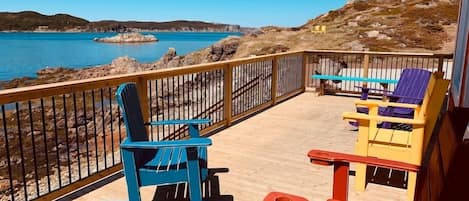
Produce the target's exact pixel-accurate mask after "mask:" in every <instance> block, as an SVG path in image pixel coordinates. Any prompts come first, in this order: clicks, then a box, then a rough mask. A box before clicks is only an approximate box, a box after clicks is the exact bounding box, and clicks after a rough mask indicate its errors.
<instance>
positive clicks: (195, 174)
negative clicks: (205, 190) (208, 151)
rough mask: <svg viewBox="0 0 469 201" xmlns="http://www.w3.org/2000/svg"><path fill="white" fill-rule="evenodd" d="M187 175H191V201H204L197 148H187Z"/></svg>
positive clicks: (189, 182) (189, 183)
mask: <svg viewBox="0 0 469 201" xmlns="http://www.w3.org/2000/svg"><path fill="white" fill-rule="evenodd" d="M187 174H188V175H189V176H188V177H189V181H188V185H189V196H190V200H191V201H202V184H201V179H200V178H201V176H200V166H199V156H198V153H197V148H196V147H188V148H187Z"/></svg>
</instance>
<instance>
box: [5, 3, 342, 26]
mask: <svg viewBox="0 0 469 201" xmlns="http://www.w3.org/2000/svg"><path fill="white" fill-rule="evenodd" d="M345 2H346V0H229V1H228V0H107V1H104V0H0V5H1V6H0V11H3V12H5V11H7V12H17V11H24V10H33V11H37V12H40V13H43V14H47V15H51V14H56V13H67V14H71V15H74V16H77V17H82V18H85V19H87V20H90V21H97V20H104V19H106V20H109V19H112V20H139V21H170V20H178V19H184V20H201V21H207V22H219V23H229V24H239V25H241V26H249V27H260V26H267V25H277V26H298V25H302V24H304V23H305V22H306V21H307V20H308V19H312V18H314V17H316V16H318V15H320V14H322V13H326V12H327V11H329V10H333V9H337V8H340V7H342V6H343V5H344V4H345Z"/></svg>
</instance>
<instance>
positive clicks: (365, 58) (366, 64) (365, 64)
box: [363, 53, 370, 87]
mask: <svg viewBox="0 0 469 201" xmlns="http://www.w3.org/2000/svg"><path fill="white" fill-rule="evenodd" d="M369 65H370V55H369V54H366V53H365V54H364V55H363V77H364V78H368V68H369ZM363 87H368V83H367V82H363Z"/></svg>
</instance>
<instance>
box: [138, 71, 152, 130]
mask: <svg viewBox="0 0 469 201" xmlns="http://www.w3.org/2000/svg"><path fill="white" fill-rule="evenodd" d="M137 90H138V96H139V99H140V105H141V107H142V116H143V120H144V121H148V119H149V114H150V112H149V111H150V107H149V104H148V82H147V80H146V79H143V77H139V78H137Z"/></svg>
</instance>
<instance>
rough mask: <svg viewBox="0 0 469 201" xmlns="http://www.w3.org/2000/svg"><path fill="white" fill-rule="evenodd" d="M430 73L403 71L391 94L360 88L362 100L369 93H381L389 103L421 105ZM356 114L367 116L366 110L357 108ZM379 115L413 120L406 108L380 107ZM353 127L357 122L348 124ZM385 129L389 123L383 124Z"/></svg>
mask: <svg viewBox="0 0 469 201" xmlns="http://www.w3.org/2000/svg"><path fill="white" fill-rule="evenodd" d="M430 76H431V72H430V71H428V70H424V69H417V68H407V69H404V70H403V71H402V73H401V76H400V78H399V82H398V83H397V86H396V88H395V90H394V91H393V92H392V93H391V94H387V93H389V91H384V90H379V89H370V88H362V95H361V98H360V99H362V100H366V99H367V98H368V93H369V91H382V92H383V93H386V94H387V96H388V97H389V100H390V101H391V102H397V103H409V104H421V103H422V100H423V98H424V95H425V91H426V89H427V85H428V81H429V80H430ZM357 112H359V113H366V114H368V108H363V107H357ZM378 113H379V115H382V116H392V117H401V118H413V116H414V111H413V110H412V109H408V108H400V107H381V108H379V111H378ZM350 124H351V125H353V126H358V124H357V122H350ZM382 126H383V127H385V128H389V127H391V124H389V123H383V125H382Z"/></svg>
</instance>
